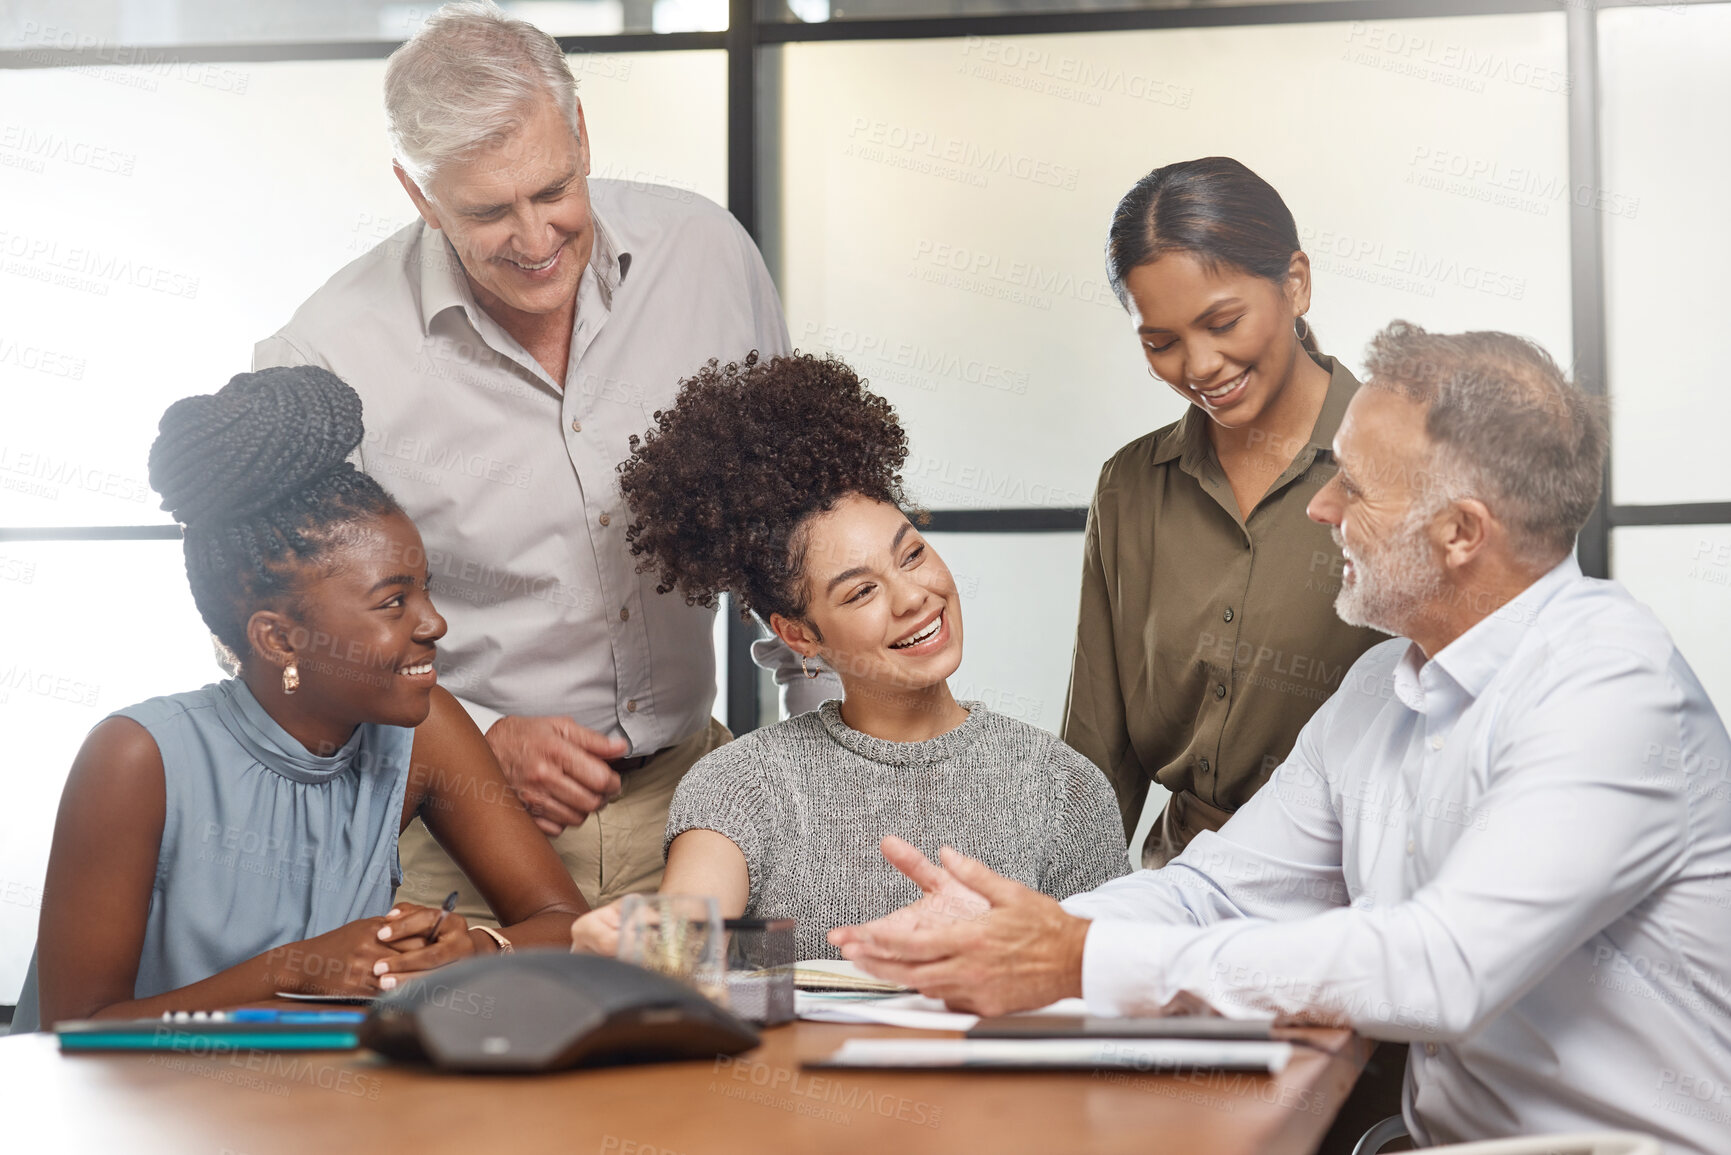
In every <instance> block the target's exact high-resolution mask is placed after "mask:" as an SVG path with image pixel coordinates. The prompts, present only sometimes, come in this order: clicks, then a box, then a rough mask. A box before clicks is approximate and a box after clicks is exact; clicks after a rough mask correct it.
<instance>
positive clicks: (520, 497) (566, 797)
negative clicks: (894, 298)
mask: <svg viewBox="0 0 1731 1155" xmlns="http://www.w3.org/2000/svg"><path fill="white" fill-rule="evenodd" d="M385 104H386V112H387V115H388V118H389V123H390V132H391V143H392V147H393V151H394V153H395V156H396V166H395V167H396V175H397V178H398V179H399V180H400V181H401V182H402V185H403V188H404V190H405V191H406V192H407V193H408V195H409V199H410V200H411V201H412V202H413V203H414V206H415V210H416V211H417V213H418V214H419V216H420V220H419V221H417V222H416V223H414V224H413V225H411V226H409V227H407V228H404V229H403V230H401V231H400V232H398V233H396V234H395V235H393V236H392V237H390V238H388V239H387V240H385V241H384V242H383V243H382V244H380V245H379V246H377V247H376V248H375V249H373V250H372V251H371V252H369V253H367V254H366V255H365V256H363V257H361V258H360V259H359V260H357V261H354V262H353V263H351V264H350V265H348V266H347V267H346V268H344V269H342V270H341V271H340V272H338V273H337V274H336V275H335V276H334V277H332V278H331V280H330V281H329V282H328V283H326V284H325V285H324V287H323V288H321V289H319V290H318V292H316V293H314V294H313V295H312V297H311V298H309V299H308V300H307V302H306V303H305V304H304V305H302V306H301V307H300V309H299V310H297V311H296V313H295V315H294V317H293V319H292V320H290V321H289V323H288V324H287V325H285V326H284V327H283V328H282V329H281V330H280V331H279V332H278V333H277V334H276V335H275V336H272V337H270V338H269V339H267V340H265V341H262V342H260V343H259V345H258V348H257V350H256V351H255V353H254V357H253V364H254V367H255V368H263V367H265V366H268V365H280V364H297V363H310V364H315V365H321V366H323V367H325V368H327V369H330V370H331V371H333V372H335V373H336V374H337V375H338V376H339V377H341V378H343V379H344V380H345V381H347V382H348V383H349V384H350V385H352V386H354V388H355V390H356V391H357V392H359V393H360V395H361V398H362V401H363V403H364V405H365V420H366V437H365V440H364V441H363V442H362V445H361V450H360V458H361V459H360V462H359V464H360V465H361V467H362V468H364V469H366V470H367V471H368V472H370V473H372V474H373V475H374V476H376V477H377V478H378V479H379V480H380V482H382V483H383V484H384V485H385V487H386V488H387V489H388V490H389V491H390V492H391V493H392V495H393V496H395V497H396V498H397V500H398V501H400V502H401V503H402V505H403V507H404V509H406V510H407V511H408V513H409V515H410V516H411V517H413V518H414V520H415V523H416V525H418V526H419V527H420V531H421V535H422V537H423V538H424V539H425V541H426V546H427V552H428V555H429V556H428V561H429V569H430V572H431V576H432V582H433V584H434V586H435V588H436V591H437V595H436V596H437V597H438V601H439V606H440V609H441V610H442V611H443V612H444V614H445V615H446V617H447V619H448V620H449V622H450V633H449V634H448V635H447V637H446V639H445V641H444V643H443V644H442V645H441V647H440V660H439V676H440V678H441V680H442V681H443V682H444V683H445V685H446V686H447V688H449V689H450V690H451V691H452V692H453V693H455V694H457V695H458V697H459V698H460V699H461V700H462V701H463V702H464V704H465V706H467V707H468V709H469V712H470V714H471V716H472V717H473V718H474V720H475V722H476V723H477V725H478V726H479V727H480V728H481V730H482V731H484V732H485V733H486V736H487V741H488V744H489V745H490V746H491V748H492V750H493V752H494V754H495V755H496V756H497V757H498V759H499V763H500V765H501V767H502V768H503V769H504V772H505V776H506V778H507V780H509V781H510V783H511V784H512V786H513V787H514V788H515V791H516V793H517V795H518V796H519V797H520V799H521V801H522V803H523V804H524V805H525V806H527V807H528V809H529V811H530V813H531V814H532V815H534V817H535V819H536V821H537V823H538V824H539V825H540V826H541V828H542V830H543V831H544V832H545V833H547V834H548V835H549V836H550V837H553V838H554V845H555V847H556V849H558V850H559V852H560V856H561V857H562V858H563V859H564V860H565V863H566V865H567V867H569V868H570V870H571V872H572V875H573V877H574V878H575V879H576V881H577V884H578V886H579V887H580V888H581V889H582V891H583V894H584V896H585V897H586V898H587V899H588V900H589V901H590V903H592V904H599V903H602V902H606V901H609V900H611V899H612V898H615V897H617V896H619V895H622V894H626V893H630V892H633V891H643V890H652V889H653V888H654V887H655V885H656V883H657V882H658V881H659V879H660V876H661V867H662V858H661V835H662V828H663V826H664V824H665V822H666V818H667V807H668V804H669V802H670V801H671V799H672V797H673V789H674V787H675V786H676V785H677V784H678V781H679V779H680V777H681V776H682V775H683V774H684V772H685V771H686V770H687V769H689V768H690V766H691V765H692V763H694V762H695V761H696V760H697V759H698V758H699V757H701V756H702V755H703V754H705V753H707V752H708V751H709V750H711V749H713V748H714V747H715V746H716V745H718V744H719V743H720V742H722V741H724V740H725V739H726V737H727V733H726V731H725V729H723V728H722V727H721V725H720V724H719V723H716V722H714V721H713V719H712V718H711V717H710V713H711V708H712V706H713V703H714V697H715V664H714V649H713V644H712V638H713V633H712V630H713V621H714V618H713V614H712V613H711V612H708V611H705V610H702V609H699V608H695V607H692V606H688V605H687V604H686V603H685V600H684V598H682V597H680V596H678V595H664V594H658V593H657V592H656V588H655V586H656V579H655V577H654V576H653V575H652V574H650V575H640V574H638V573H637V572H636V561H635V559H634V558H633V557H632V556H631V555H630V553H629V549H628V546H627V543H626V537H625V532H626V528H627V522H628V521H629V517H628V515H627V510H626V509H625V507H624V506H623V504H622V503H621V500H620V497H619V490H618V485H617V480H616V477H615V474H614V467H615V465H616V464H617V463H618V462H620V461H622V460H624V459H625V458H626V457H627V456H628V455H629V453H630V449H629V445H628V441H629V438H630V437H632V436H633V435H640V434H642V433H643V432H644V431H645V430H647V429H648V428H649V427H650V426H651V425H652V424H653V414H654V413H655V411H656V410H657V409H660V408H663V407H667V406H670V405H671V403H672V401H673V398H674V395H675V393H676V391H677V387H678V383H679V381H680V379H681V378H682V377H685V376H688V375H690V374H691V373H692V372H693V371H694V370H695V369H697V368H698V367H699V366H700V365H702V364H703V363H704V362H705V361H707V360H709V359H710V358H712V357H713V358H719V359H721V360H723V361H728V360H743V359H744V358H745V357H746V356H747V355H748V354H749V353H750V352H751V351H752V350H754V349H755V350H757V351H758V352H759V353H761V354H762V355H763V356H766V357H767V356H773V355H775V354H778V353H782V352H785V351H786V350H787V348H788V339H787V330H786V326H785V324H784V322H783V320H782V316H781V307H780V303H779V301H778V300H777V297H776V292H775V287H774V285H773V284H772V283H771V281H770V279H769V275H768V273H767V271H766V270H765V269H764V266H763V261H762V258H761V257H760V256H759V255H758V252H757V249H756V247H755V246H754V245H753V244H752V242H751V239H750V237H748V236H747V235H746V233H745V232H744V230H743V229H741V228H740V227H739V225H738V223H737V222H736V221H735V220H734V219H733V218H732V217H731V216H729V215H728V214H727V213H726V212H725V211H723V210H722V209H720V208H718V207H717V206H715V205H714V204H712V203H710V202H709V201H707V200H704V199H703V198H701V197H698V196H694V195H689V194H686V193H683V192H676V191H675V190H671V189H653V188H652V189H645V188H643V187H642V186H628V185H625V184H621V183H616V182H611V181H595V182H590V181H589V180H588V174H589V170H590V149H589V134H588V130H587V127H586V125H585V123H584V119H583V108H582V105H581V104H580V103H579V102H578V100H577V96H576V82H575V81H574V79H573V78H572V75H571V71H570V68H569V66H568V65H567V63H566V61H565V57H564V54H563V53H562V52H561V51H560V49H559V46H558V44H557V43H556V42H555V41H554V40H553V39H552V38H551V37H549V36H547V35H546V34H545V33H543V32H541V31H539V30H538V29H536V28H534V27H533V26H531V25H529V24H526V23H524V22H522V21H516V20H510V19H507V18H506V17H505V16H504V15H503V13H501V12H500V11H499V10H498V9H497V8H496V7H494V6H493V5H492V4H489V3H474V2H469V3H459V4H452V5H448V6H446V7H444V8H442V9H440V10H439V12H438V13H436V14H435V15H434V16H433V17H432V19H430V20H429V21H428V22H427V24H426V26H425V27H424V28H423V29H422V31H421V32H420V33H418V34H417V35H416V36H415V37H414V39H412V40H411V41H409V42H408V43H407V44H405V45H404V46H403V47H402V48H400V49H398V51H397V52H396V53H395V54H394V55H393V56H392V57H391V60H390V63H389V65H388V67H387V69H386V74H385ZM760 660H762V661H763V663H764V664H765V665H770V666H772V667H774V668H775V669H776V670H777V672H778V679H779V680H780V681H781V682H782V683H783V684H784V685H786V686H788V689H789V695H790V701H789V706H790V709H793V710H795V711H798V710H803V709H810V708H814V707H815V706H816V705H817V704H818V703H819V702H821V701H822V700H823V699H824V698H825V697H832V696H834V697H839V696H840V695H839V693H838V692H837V684H836V682H835V680H834V677H833V675H830V676H826V677H823V678H821V679H816V680H813V681H809V682H808V681H807V680H806V679H805V678H803V677H801V676H800V675H799V663H798V661H797V659H796V658H795V657H794V656H793V655H792V654H791V653H790V652H788V651H786V650H785V648H784V647H779V644H773V645H769V646H765V647H764V649H763V652H762V653H760ZM795 694H797V695H798V696H797V697H795V696H794V695H795ZM506 801H508V802H512V800H506ZM512 804H514V802H512ZM402 859H403V871H404V885H403V888H402V890H401V892H400V893H401V896H402V897H403V898H404V899H406V900H409V901H415V902H425V903H430V904H432V905H438V904H439V903H440V902H441V901H442V900H443V898H444V896H445V894H446V892H447V891H449V890H460V891H461V892H462V894H463V899H462V902H461V904H460V905H459V906H458V908H457V909H458V910H459V911H461V912H462V913H463V915H464V916H465V917H466V918H468V919H470V921H471V922H474V921H476V920H480V921H483V922H485V921H487V920H488V919H489V914H488V911H487V908H486V906H485V904H484V903H483V901H482V898H481V896H480V895H478V894H476V893H475V892H474V891H473V890H472V888H470V887H469V886H468V885H467V883H466V881H465V880H464V879H463V878H462V876H461V874H460V873H458V871H457V869H456V867H455V866H454V865H453V864H452V863H451V861H450V860H449V858H447V857H446V856H445V855H444V853H443V851H441V850H440V849H439V848H438V846H437V845H436V844H435V843H433V841H432V840H431V838H430V837H429V836H428V835H427V834H426V831H425V829H424V827H422V826H421V824H420V823H419V822H417V823H415V824H414V826H412V827H411V828H410V829H409V830H408V831H405V832H404V835H403V840H402Z"/></svg>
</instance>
